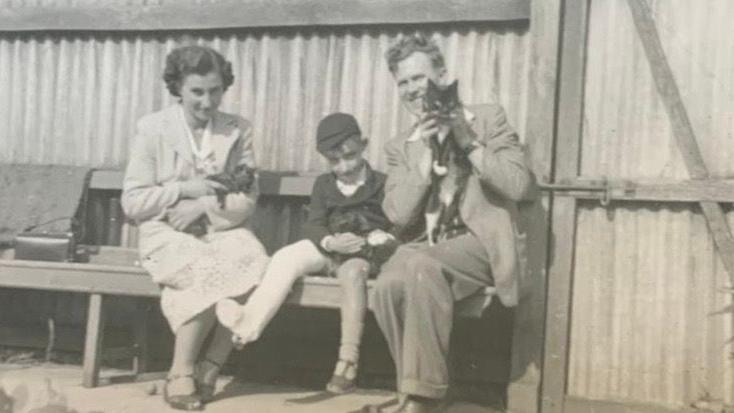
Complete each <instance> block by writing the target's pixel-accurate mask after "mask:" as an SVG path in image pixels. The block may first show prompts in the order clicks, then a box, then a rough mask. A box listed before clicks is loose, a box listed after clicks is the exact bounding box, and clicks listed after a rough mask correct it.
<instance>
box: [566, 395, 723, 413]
mask: <svg viewBox="0 0 734 413" xmlns="http://www.w3.org/2000/svg"><path fill="white" fill-rule="evenodd" d="M712 411H713V410H712ZM695 412H698V413H701V412H702V410H696V409H692V408H681V409H673V408H669V407H665V406H659V405H655V404H647V403H638V402H634V401H611V400H591V399H584V398H580V397H567V398H566V413H695Z"/></svg>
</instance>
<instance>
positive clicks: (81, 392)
mask: <svg viewBox="0 0 734 413" xmlns="http://www.w3.org/2000/svg"><path fill="white" fill-rule="evenodd" d="M119 373H120V372H119V371H114V370H104V371H103V374H102V375H103V377H104V376H110V375H116V374H119ZM81 377H82V371H81V367H79V366H78V365H61V364H50V363H22V364H14V363H3V364H0V413H148V412H156V413H157V412H168V411H176V410H172V409H169V408H168V407H167V406H166V404H165V403H164V402H163V399H162V397H161V396H160V394H151V393H154V392H155V393H158V391H157V390H158V389H160V386H161V385H162V381H160V380H158V381H149V382H143V383H126V384H110V385H105V386H101V387H97V388H94V389H87V388H84V387H82V386H81ZM217 388H218V394H217V396H216V399H215V400H214V401H213V402H211V403H209V404H207V405H206V407H205V410H204V411H205V412H209V413H230V412H231V413H235V412H236V413H244V412H248V413H250V412H256V413H271V412H300V413H331V412H334V413H337V412H339V413H349V412H358V411H359V409H360V408H361V407H362V406H363V405H365V404H368V403H371V404H383V405H390V404H392V403H394V402H395V396H394V394H393V393H391V392H387V391H382V390H364V391H358V392H355V393H351V394H349V395H343V396H337V397H331V396H328V395H325V394H324V393H321V392H315V391H313V390H304V389H299V388H295V387H288V386H283V385H268V384H259V383H248V382H242V381H239V380H234V379H232V377H222V378H221V379H220V380H219V383H217ZM489 412H493V410H490V409H487V408H483V407H480V406H477V405H471V404H466V403H457V404H455V405H453V406H452V407H451V408H450V413H489Z"/></svg>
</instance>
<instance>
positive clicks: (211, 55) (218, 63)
mask: <svg viewBox="0 0 734 413" xmlns="http://www.w3.org/2000/svg"><path fill="white" fill-rule="evenodd" d="M210 72H218V73H219V75H220V76H221V77H222V83H223V85H222V86H224V90H227V88H228V87H230V86H231V85H232V83H234V74H233V73H232V64H231V63H229V62H228V61H227V60H226V59H225V58H224V56H222V55H221V54H219V52H217V51H216V50H214V49H211V48H209V47H206V46H196V45H194V46H183V47H179V48H176V49H174V50H172V51H171V53H169V54H168V56H167V57H166V68H165V69H164V70H163V81H165V82H166V88H168V91H169V92H171V94H172V95H173V96H177V97H181V91H180V89H181V84H182V83H183V80H184V78H185V77H186V76H187V75H190V74H197V75H202V76H203V75H206V74H208V73H210Z"/></svg>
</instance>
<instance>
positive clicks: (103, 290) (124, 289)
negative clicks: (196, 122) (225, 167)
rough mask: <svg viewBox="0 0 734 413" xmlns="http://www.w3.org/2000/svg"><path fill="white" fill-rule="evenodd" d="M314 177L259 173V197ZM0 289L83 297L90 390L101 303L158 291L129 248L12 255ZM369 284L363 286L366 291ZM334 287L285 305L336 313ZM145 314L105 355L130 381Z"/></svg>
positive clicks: (324, 283)
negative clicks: (79, 259) (123, 360)
mask: <svg viewBox="0 0 734 413" xmlns="http://www.w3.org/2000/svg"><path fill="white" fill-rule="evenodd" d="M121 181H122V176H121V173H120V172H119V171H95V173H94V175H93V176H92V180H91V184H90V187H91V189H92V190H94V189H98V190H100V189H101V190H117V191H119V190H120V188H121ZM314 181H315V176H314V175H295V174H285V175H284V174H279V173H268V172H263V173H261V179H260V193H261V194H262V195H264V196H271V197H308V196H309V195H310V193H311V188H312V186H313V182H314ZM0 287H4V288H25V289H36V290H44V291H66V292H76V293H83V294H88V295H89V302H88V307H87V323H86V337H85V344H84V353H83V381H82V383H83V385H84V386H85V387H96V386H97V385H98V384H99V371H100V366H101V361H102V356H103V350H104V346H103V344H104V343H103V331H104V325H105V317H106V314H105V297H106V296H128V297H158V296H159V295H160V288H159V286H158V285H157V284H155V283H153V282H152V280H151V278H150V277H149V276H148V274H147V273H146V272H145V271H144V270H143V269H142V268H141V267H139V266H138V265H137V252H136V250H135V249H134V248H125V247H107V246H102V247H98V248H94V249H91V250H90V255H89V262H88V263H58V262H44V261H22V260H13V259H12V251H10V252H5V255H4V256H0ZM371 287H372V281H370V282H368V290H369V289H371ZM493 293H494V290H493V289H492V288H491V287H490V288H487V289H486V291H483V292H481V293H479V294H477V295H475V296H472V297H469V298H468V299H466V300H463V301H462V302H461V303H459V306H458V307H457V315H459V316H468V317H478V316H480V315H481V313H482V311H483V309H484V308H486V307H487V306H488V305H489V303H490V301H491V297H492V295H493ZM340 295H341V292H340V287H339V284H338V282H337V281H336V280H334V279H333V278H327V277H322V276H306V277H304V278H302V279H301V280H300V281H299V282H298V283H296V285H295V286H294V288H293V290H292V292H291V293H290V295H289V296H288V299H287V304H289V305H294V306H300V307H314V308H334V309H336V308H339V303H340ZM147 311H148V308H147V307H145V306H138V308H137V309H136V314H135V316H134V317H133V320H132V324H133V335H134V346H133V347H132V348H118V349H108V350H107V351H105V352H104V353H105V354H106V355H107V354H109V353H115V355H116V356H117V357H131V358H132V359H133V372H132V373H133V375H134V376H139V375H141V374H142V373H145V372H146V371H147V359H148V319H149V317H148V314H147Z"/></svg>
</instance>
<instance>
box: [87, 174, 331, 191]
mask: <svg viewBox="0 0 734 413" xmlns="http://www.w3.org/2000/svg"><path fill="white" fill-rule="evenodd" d="M258 175H259V177H258V178H259V179H258V189H259V190H260V194H261V195H272V196H303V197H307V196H310V195H311V189H312V188H313V184H314V182H316V178H317V177H318V176H319V175H320V172H302V173H296V172H278V171H265V170H263V171H259V172H258ZM123 177H124V172H123V171H120V170H114V169H98V170H95V171H94V172H92V179H91V180H90V183H89V188H90V189H101V190H114V191H121V190H122V180H123Z"/></svg>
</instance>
